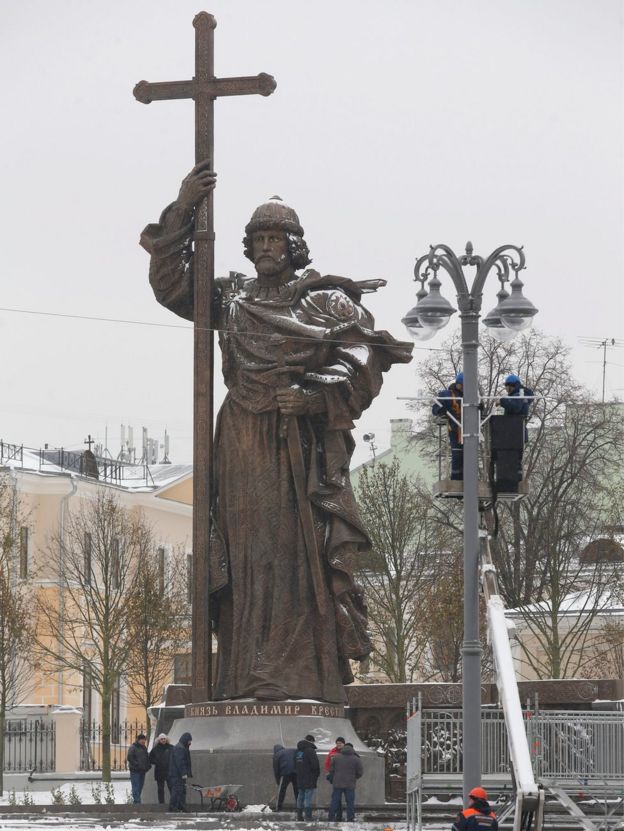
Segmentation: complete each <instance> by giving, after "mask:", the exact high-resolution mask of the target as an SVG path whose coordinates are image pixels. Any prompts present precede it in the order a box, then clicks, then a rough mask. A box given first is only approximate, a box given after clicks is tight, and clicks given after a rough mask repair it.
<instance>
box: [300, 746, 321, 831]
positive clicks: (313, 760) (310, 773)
mask: <svg viewBox="0 0 624 831" xmlns="http://www.w3.org/2000/svg"><path fill="white" fill-rule="evenodd" d="M295 771H296V773H297V787H298V788H299V795H298V796H297V819H298V820H302V819H304V812H305V819H307V820H311V819H312V804H313V802H314V791H315V790H316V785H317V783H318V778H319V776H320V774H321V766H320V765H319V760H318V756H317V755H316V745H315V744H314V736H310V735H308V736H306V737H305V739H302V740H301V741H300V742H298V743H297V752H296V753H295Z"/></svg>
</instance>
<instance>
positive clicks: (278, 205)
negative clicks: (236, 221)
mask: <svg viewBox="0 0 624 831" xmlns="http://www.w3.org/2000/svg"><path fill="white" fill-rule="evenodd" d="M273 228H275V229H279V230H280V231H286V232H287V233H290V234H297V235H298V236H300V237H302V236H303V228H302V227H301V223H300V222H299V217H298V216H297V213H296V211H295V210H294V208H291V207H290V205H287V204H286V203H285V202H283V201H282V199H281V198H280V197H279V196H272V197H271V198H270V199H269V200H268V201H267V202H263V204H262V205H259V206H258V207H257V208H256V210H255V211H254V212H253V214H252V215H251V219H250V220H249V222H248V223H247V225H246V226H245V233H246V234H253V232H254V231H270V230H271V229H273Z"/></svg>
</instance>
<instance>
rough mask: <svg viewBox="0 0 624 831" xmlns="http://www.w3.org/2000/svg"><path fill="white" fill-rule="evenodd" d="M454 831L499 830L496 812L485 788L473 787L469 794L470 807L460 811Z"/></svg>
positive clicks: (454, 824)
mask: <svg viewBox="0 0 624 831" xmlns="http://www.w3.org/2000/svg"><path fill="white" fill-rule="evenodd" d="M452 831H498V820H497V819H496V814H495V813H494V811H492V810H491V808H490V803H489V802H488V801H487V792H486V791H485V790H484V789H483V788H473V789H472V790H471V791H470V794H469V795H468V807H467V808H464V810H463V811H460V812H459V816H458V817H457V819H456V820H455V822H454V823H453V826H452Z"/></svg>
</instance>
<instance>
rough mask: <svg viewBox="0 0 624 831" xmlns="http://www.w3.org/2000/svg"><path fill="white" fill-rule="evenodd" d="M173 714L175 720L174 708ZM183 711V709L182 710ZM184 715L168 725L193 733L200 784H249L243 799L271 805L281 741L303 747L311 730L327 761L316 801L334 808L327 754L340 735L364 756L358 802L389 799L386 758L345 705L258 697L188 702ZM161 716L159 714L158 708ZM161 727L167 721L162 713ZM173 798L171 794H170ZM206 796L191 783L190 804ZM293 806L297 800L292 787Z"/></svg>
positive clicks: (175, 731) (152, 790) (150, 782)
mask: <svg viewBox="0 0 624 831" xmlns="http://www.w3.org/2000/svg"><path fill="white" fill-rule="evenodd" d="M167 709H168V710H169V718H170V715H171V714H170V708H167ZM180 709H181V708H180ZM184 711H185V713H184V716H183V717H182V718H176V719H175V720H173V721H172V722H170V724H171V726H170V728H169V729H168V730H167V731H166V732H168V735H169V741H170V742H171V743H172V744H175V743H176V742H177V741H178V739H179V738H180V736H181V735H182V733H187V732H188V733H190V734H191V735H192V737H193V742H192V745H191V763H192V767H193V777H192V780H191V781H192V782H193V783H195V784H199V785H206V786H209V785H224V784H232V785H241V786H242V787H241V789H240V791H239V792H238V794H237V796H238V797H239V799H240V801H241V803H242V804H243V805H264V804H266V803H268V802H269V801H271V800H273V803H272V804H273V807H274V806H275V797H276V793H277V787H276V784H275V777H274V775H273V746H274V745H276V744H281V745H283V746H284V747H296V746H297V742H298V741H300V740H301V739H303V738H304V737H305V736H306V735H307V734H308V733H310V734H311V735H313V736H314V738H315V743H316V747H317V751H318V755H319V761H320V765H321V776H320V778H319V783H318V788H317V793H316V800H315V804H316V807H317V808H325V807H328V806H329V800H330V797H331V790H332V788H331V785H330V783H329V782H328V781H327V780H326V778H325V769H324V764H325V759H326V757H327V754H328V753H329V751H330V750H331V749H332V747H334V744H335V739H336V736H343V737H344V738H345V740H346V741H348V742H352V744H353V746H354V748H355V751H356V753H358V754H359V755H360V757H361V759H362V764H363V767H364V775H363V777H362V778H361V779H360V780H359V781H358V783H357V789H356V805H357V804H359V805H367V806H382V805H383V804H384V802H385V777H384V759H383V757H382V756H380V755H379V754H378V753H376V752H375V751H373V750H371V749H370V748H368V747H367V746H366V745H365V744H364V743H363V742H362V741H361V740H360V738H359V737H358V735H357V733H356V732H355V730H354V729H353V725H352V724H351V722H350V721H349V719H348V718H346V716H345V710H344V707H343V706H342V705H336V704H323V703H320V702H313V701H279V702H267V701H255V700H244V699H240V700H237V701H228V702H223V701H219V702H207V703H205V704H187V705H186V707H185V708H184ZM153 715H154V716H156V717H158V716H159V715H162V716H164V715H165V714H164V713H163V714H159V712H158V708H154V711H153ZM158 725H159V726H158V727H157V728H156V729H158V730H160V729H162V728H163V727H164V725H163V722H162V718H159V719H158ZM167 796H168V794H167ZM142 801H143V802H144V803H145V804H153V803H155V802H157V797H156V783H155V782H154V777H153V773H149V774H148V775H147V777H146V781H145V788H144V791H143V798H142ZM200 801H201V800H200V795H199V794H198V793H197V791H194V790H193V789H192V788H187V802H188V804H189V805H198V804H199V803H200ZM285 805H286V806H288V805H291V806H294V800H293V795H292V789H291V788H290V787H289V789H288V792H287V796H286V802H285Z"/></svg>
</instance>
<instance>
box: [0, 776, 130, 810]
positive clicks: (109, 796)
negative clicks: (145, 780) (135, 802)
mask: <svg viewBox="0 0 624 831" xmlns="http://www.w3.org/2000/svg"><path fill="white" fill-rule="evenodd" d="M54 794H56V795H57V796H56V799H55V798H54ZM61 799H62V800H63V802H62V803H61V804H65V805H71V804H81V805H96V804H97V803H98V799H99V802H100V804H102V805H103V804H104V803H106V802H107V800H108V801H109V802H111V801H113V800H114V803H115V804H116V805H123V804H125V803H127V802H132V796H131V791H130V782H129V780H128V779H124V780H122V781H117V782H111V783H110V789H108V790H107V788H106V785H105V784H104V783H102V782H99V781H95V782H80V781H76V782H63V783H62V784H61V785H60V786H59V787H58V788H54V789H53V790H49V791H42V790H36V791H35V790H30V789H29V788H28V787H26V788H24V789H21V790H20V789H17V788H16V789H12V788H7V787H6V784H5V791H4V794H3V795H2V796H0V805H50V804H51V803H53V802H60V800H61Z"/></svg>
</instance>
